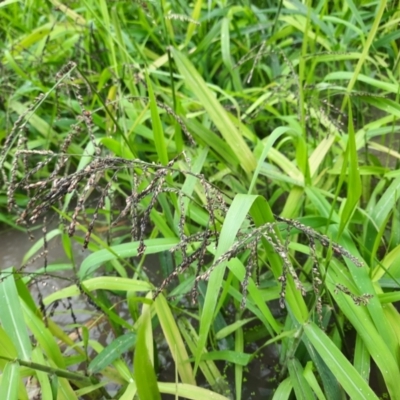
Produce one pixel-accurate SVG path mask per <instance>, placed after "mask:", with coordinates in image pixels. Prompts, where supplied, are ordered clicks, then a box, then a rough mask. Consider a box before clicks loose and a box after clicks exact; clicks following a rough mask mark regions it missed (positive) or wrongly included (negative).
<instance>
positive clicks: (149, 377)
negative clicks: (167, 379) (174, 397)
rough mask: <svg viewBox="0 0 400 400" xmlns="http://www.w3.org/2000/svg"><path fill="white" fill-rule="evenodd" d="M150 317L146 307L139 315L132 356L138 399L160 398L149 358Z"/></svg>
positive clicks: (154, 399)
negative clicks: (148, 328) (147, 338)
mask: <svg viewBox="0 0 400 400" xmlns="http://www.w3.org/2000/svg"><path fill="white" fill-rule="evenodd" d="M149 319H150V310H149V309H146V310H145V311H144V313H143V314H142V317H141V323H140V325H139V329H138V338H137V344H136V349H135V356H134V374H135V382H136V386H137V392H138V394H139V397H140V399H143V400H145V399H149V400H150V399H152V400H161V395H160V391H159V389H158V386H157V378H156V373H155V371H154V367H153V364H152V362H151V360H150V356H149V350H148V347H147V343H146V342H147V340H146V331H147V325H148V323H149Z"/></svg>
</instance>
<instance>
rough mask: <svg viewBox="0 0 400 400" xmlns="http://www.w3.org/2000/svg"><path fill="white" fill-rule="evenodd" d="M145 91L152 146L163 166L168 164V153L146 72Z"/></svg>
mask: <svg viewBox="0 0 400 400" xmlns="http://www.w3.org/2000/svg"><path fill="white" fill-rule="evenodd" d="M146 82H147V89H148V91H149V101H150V112H151V120H152V123H153V135H154V144H155V146H156V150H157V155H158V159H159V160H160V162H161V163H162V164H164V165H167V164H168V152H167V146H166V144H165V137H164V130H163V126H162V123H161V119H160V113H159V111H158V108H157V102H156V98H155V96H154V90H153V84H152V82H151V80H150V78H149V75H148V73H147V71H146Z"/></svg>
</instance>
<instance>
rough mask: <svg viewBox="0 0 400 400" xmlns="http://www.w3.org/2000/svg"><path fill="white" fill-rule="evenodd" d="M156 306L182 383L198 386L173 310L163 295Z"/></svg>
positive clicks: (158, 298)
mask: <svg viewBox="0 0 400 400" xmlns="http://www.w3.org/2000/svg"><path fill="white" fill-rule="evenodd" d="M154 306H155V310H156V312H157V315H158V319H159V321H160V325H161V328H162V330H163V332H164V337H165V339H166V341H167V343H168V346H169V349H170V352H171V355H172V358H173V359H174V361H175V364H176V366H177V369H178V373H179V376H180V378H181V380H182V382H183V383H187V384H190V385H196V381H195V378H194V375H193V370H192V366H191V364H190V362H189V355H188V353H187V351H186V348H185V343H184V342H183V340H182V336H181V334H180V332H179V328H178V326H177V325H176V322H175V318H174V316H173V315H172V312H171V309H170V307H169V305H168V303H167V301H166V299H165V297H164V296H163V295H162V294H160V295H158V297H157V298H156V300H155V302H154Z"/></svg>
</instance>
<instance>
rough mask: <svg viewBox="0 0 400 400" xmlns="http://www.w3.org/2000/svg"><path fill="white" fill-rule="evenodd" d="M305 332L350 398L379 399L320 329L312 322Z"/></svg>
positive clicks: (306, 325) (307, 325)
mask: <svg viewBox="0 0 400 400" xmlns="http://www.w3.org/2000/svg"><path fill="white" fill-rule="evenodd" d="M304 332H305V334H306V335H307V338H308V339H309V340H310V342H311V343H312V345H313V346H314V347H315V349H316V350H317V352H318V353H319V354H320V356H321V357H322V358H323V360H324V361H325V363H326V365H327V366H328V367H329V369H330V370H331V371H332V373H333V375H335V377H336V378H337V380H338V381H339V382H340V384H341V385H342V386H343V388H344V390H345V391H346V392H347V394H348V395H349V396H350V398H352V399H360V400H361V399H376V400H377V399H378V397H377V396H376V394H375V393H374V392H373V390H372V389H371V388H370V387H369V386H368V384H367V382H365V381H364V379H363V378H362V377H361V376H360V374H359V373H358V372H357V370H356V369H355V368H354V367H353V366H352V365H351V364H350V362H349V361H348V360H347V359H346V357H345V356H344V355H343V353H342V352H341V351H340V350H339V349H338V348H337V347H336V346H335V344H334V343H333V342H332V340H331V339H330V338H329V337H328V336H327V335H326V334H325V333H324V332H323V331H322V330H321V329H320V328H318V327H317V326H316V325H315V324H314V323H312V322H310V323H308V324H305V325H304Z"/></svg>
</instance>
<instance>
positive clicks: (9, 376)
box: [0, 362, 21, 400]
mask: <svg viewBox="0 0 400 400" xmlns="http://www.w3.org/2000/svg"><path fill="white" fill-rule="evenodd" d="M20 385H21V378H20V375H19V364H18V363H17V362H9V363H7V364H6V366H5V368H4V371H3V375H2V377H1V384H0V399H4V400H6V399H7V400H18V398H19V397H18V388H19V386H20Z"/></svg>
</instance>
